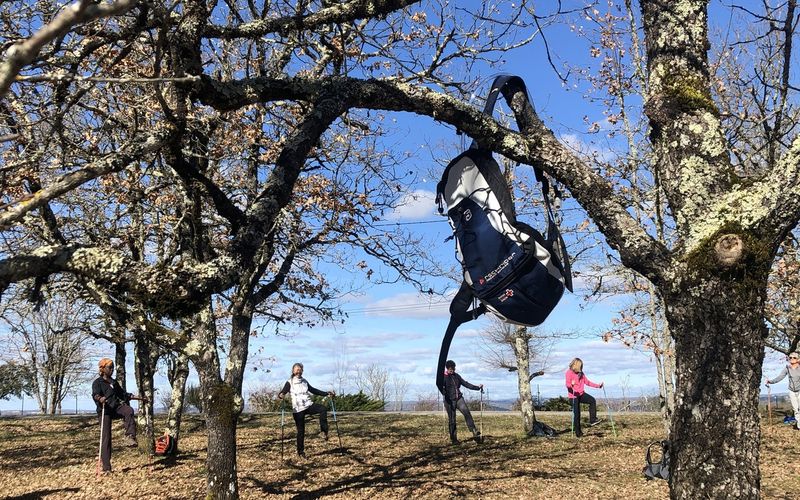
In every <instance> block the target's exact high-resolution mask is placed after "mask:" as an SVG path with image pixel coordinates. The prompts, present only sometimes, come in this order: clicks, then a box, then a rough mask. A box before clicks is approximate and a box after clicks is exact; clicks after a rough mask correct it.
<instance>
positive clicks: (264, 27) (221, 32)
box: [203, 0, 420, 40]
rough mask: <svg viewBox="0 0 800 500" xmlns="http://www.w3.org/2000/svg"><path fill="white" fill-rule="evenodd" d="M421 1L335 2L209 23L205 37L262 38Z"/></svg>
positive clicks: (378, 13)
mask: <svg viewBox="0 0 800 500" xmlns="http://www.w3.org/2000/svg"><path fill="white" fill-rule="evenodd" d="M419 1H420V0H351V1H350V2H346V3H342V4H333V5H331V6H330V7H324V8H322V9H320V10H319V11H317V12H314V13H311V14H308V15H305V16H303V15H297V16H284V17H278V18H274V19H259V20H257V21H252V22H249V23H245V24H241V25H239V26H235V27H226V26H214V25H210V26H206V28H205V29H204V30H203V36H204V37H206V38H222V39H226V40H230V39H234V38H253V39H255V38H259V37H262V36H264V35H266V34H268V33H283V34H285V33H289V32H291V31H305V30H309V29H312V28H315V27H317V26H321V25H324V24H336V23H345V22H349V21H355V20H357V19H365V18H379V17H383V16H386V15H387V14H389V13H391V12H394V11H396V10H400V9H404V8H405V7H408V6H409V5H413V4H415V3H419Z"/></svg>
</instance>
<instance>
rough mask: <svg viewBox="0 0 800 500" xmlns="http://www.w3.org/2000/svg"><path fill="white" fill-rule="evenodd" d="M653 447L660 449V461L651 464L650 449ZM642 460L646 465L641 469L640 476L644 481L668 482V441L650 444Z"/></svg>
mask: <svg viewBox="0 0 800 500" xmlns="http://www.w3.org/2000/svg"><path fill="white" fill-rule="evenodd" d="M653 446H659V447H660V448H661V460H659V461H658V462H653V460H652V456H651V454H650V449H651V448H652V447H653ZM644 460H645V462H646V465H645V466H644V468H643V469H642V474H644V478H645V479H647V480H648V481H649V480H651V479H665V480H667V481H669V441H656V442H654V443H650V445H649V446H648V447H647V452H646V453H645V455H644Z"/></svg>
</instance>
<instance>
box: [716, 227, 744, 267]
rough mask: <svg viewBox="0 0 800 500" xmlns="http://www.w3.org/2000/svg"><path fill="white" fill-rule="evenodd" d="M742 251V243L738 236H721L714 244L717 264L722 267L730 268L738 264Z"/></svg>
mask: <svg viewBox="0 0 800 500" xmlns="http://www.w3.org/2000/svg"><path fill="white" fill-rule="evenodd" d="M744 251H745V247H744V241H743V240H742V238H741V236H739V235H738V234H723V235H722V236H720V237H719V239H718V240H717V243H716V244H714V252H716V255H717V262H719V263H720V264H721V265H722V266H724V267H730V266H732V265H734V264H735V263H737V262H739V261H740V260H741V258H742V256H743V255H744Z"/></svg>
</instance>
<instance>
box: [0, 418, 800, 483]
mask: <svg viewBox="0 0 800 500" xmlns="http://www.w3.org/2000/svg"><path fill="white" fill-rule="evenodd" d="M475 417H476V421H479V420H480V418H479V416H478V414H477V412H476V415H475ZM538 417H539V419H540V420H542V421H543V422H545V423H547V424H549V425H552V426H553V427H555V428H557V429H562V430H563V429H565V428H566V429H568V428H569V420H568V418H569V417H568V416H567V415H566V414H556V415H553V414H548V413H540V414H539V415H538ZM279 422H280V416H279V415H252V416H251V415H247V416H244V417H243V418H242V419H241V423H240V426H239V433H238V468H239V487H240V493H241V496H242V498H267V497H268V498H313V497H319V496H333V497H339V498H373V499H374V498H411V497H413V498H420V497H423V498H445V497H453V496H463V497H470V498H526V499H527V498H542V499H545V498H546V499H555V498H581V499H583V498H625V499H635V498H642V499H645V498H646V499H652V498H667V496H668V492H667V485H666V482H664V481H658V482H656V481H645V480H644V479H643V478H642V475H641V469H642V466H643V465H644V449H645V447H646V445H647V444H648V443H649V442H651V441H654V440H657V439H661V438H662V437H663V431H662V427H661V425H660V423H659V420H658V417H656V416H653V415H636V414H624V415H617V416H616V418H615V424H616V430H617V437H616V438H615V437H614V435H613V433H612V429H611V426H610V425H609V423H608V421H606V422H605V423H603V424H600V425H599V426H597V427H593V428H587V429H585V431H586V436H584V437H583V438H581V439H576V438H573V437H572V436H571V435H570V434H569V432H567V433H566V434H562V435H560V436H558V437H557V438H554V439H544V438H526V437H524V436H523V435H522V433H521V432H520V431H519V425H520V424H519V417H518V416H517V415H516V414H508V415H506V414H492V415H485V416H484V418H483V429H484V434H485V436H486V440H485V442H484V443H483V444H481V445H478V444H476V443H474V442H472V441H465V442H462V444H460V445H457V446H451V445H450V444H449V440H448V438H447V435H446V430H445V421H444V418H443V417H442V416H438V415H411V414H382V413H377V414H369V415H364V414H352V415H351V414H344V415H340V416H339V429H340V432H341V438H342V445H343V446H342V448H339V445H338V440H337V438H336V431H335V427H334V426H333V421H332V419H331V422H330V424H331V439H330V441H328V442H325V441H324V440H323V439H322V438H321V437H320V436H319V435H318V434H317V431H318V430H319V427H318V425H317V423H316V422H309V424H308V425H307V431H306V432H307V438H306V453H307V455H308V460H305V461H300V460H298V459H297V458H296V455H295V452H294V449H295V448H294V436H295V433H294V424H293V422H292V421H291V419H287V425H286V427H285V432H286V440H285V456H286V460H283V461H282V460H281V441H280V425H279ZM184 430H185V431H186V434H185V435H184V437H183V438H182V439H181V449H182V453H181V455H180V456H178V457H177V458H174V459H161V458H156V459H155V460H154V461H153V463H152V465H151V464H150V462H149V459H148V457H147V455H146V454H142V453H141V452H140V451H139V450H137V449H126V448H121V447H120V445H121V443H122V428H121V424H120V423H119V422H114V442H115V444H116V445H117V447H116V448H115V453H114V455H113V457H112V464H113V467H114V473H113V474H111V475H109V476H105V477H103V478H102V479H99V480H98V479H96V478H95V463H96V456H97V441H98V432H99V431H98V425H97V421H96V419H95V418H91V417H77V418H56V419H49V418H37V417H28V418H21V419H14V418H2V419H0V485H2V488H0V497H3V498H103V497H111V498H124V497H128V498H202V497H203V496H204V494H205V447H206V438H205V434H204V432H203V428H202V421H201V420H199V419H198V418H197V417H189V418H187V420H186V422H185V424H184ZM459 430H461V435H462V436H463V437H466V435H467V433H466V429H465V426H464V423H463V420H460V421H459ZM798 435H800V432H794V431H792V430H791V429H790V428H789V426H785V425H782V424H775V425H772V426H765V427H764V438H763V443H762V447H761V466H762V494H763V496H764V498H798V496H800V464H798V459H797V450H796V444H795V443H796V442H797V438H798V437H800V436H798Z"/></svg>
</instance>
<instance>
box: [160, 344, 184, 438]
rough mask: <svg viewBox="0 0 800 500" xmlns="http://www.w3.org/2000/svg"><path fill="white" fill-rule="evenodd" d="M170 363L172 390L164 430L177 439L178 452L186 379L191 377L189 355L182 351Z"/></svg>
mask: <svg viewBox="0 0 800 500" xmlns="http://www.w3.org/2000/svg"><path fill="white" fill-rule="evenodd" d="M170 364H171V365H170V367H169V382H170V386H171V387H172V390H171V392H170V398H169V409H168V411H167V422H166V425H165V428H164V432H165V433H167V434H169V435H170V436H172V437H173V438H174V439H175V450H174V453H176V454H177V453H178V446H180V444H179V442H178V439H179V438H180V434H181V420H182V417H183V408H184V401H185V397H186V379H187V378H189V357H188V356H187V355H186V354H184V353H180V354H178V355H177V356H175V357H174V359H172V360H171V361H170Z"/></svg>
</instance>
